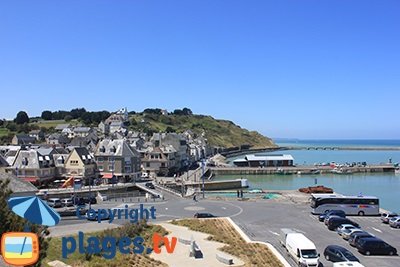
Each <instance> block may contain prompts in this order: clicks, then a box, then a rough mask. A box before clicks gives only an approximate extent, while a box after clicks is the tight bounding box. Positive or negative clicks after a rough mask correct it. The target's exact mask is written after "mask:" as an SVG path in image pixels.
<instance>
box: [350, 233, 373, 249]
mask: <svg viewBox="0 0 400 267" xmlns="http://www.w3.org/2000/svg"><path fill="white" fill-rule="evenodd" d="M366 237H375V236H374V235H372V234H370V233H367V232H356V233H353V234H351V235H350V238H349V240H348V241H349V244H350V246H353V247H355V246H356V243H357V240H358V239H360V238H366Z"/></svg>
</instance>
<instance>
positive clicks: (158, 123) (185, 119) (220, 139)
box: [130, 113, 275, 148]
mask: <svg viewBox="0 0 400 267" xmlns="http://www.w3.org/2000/svg"><path fill="white" fill-rule="evenodd" d="M130 120H131V125H130V128H132V129H133V130H139V131H150V132H151V131H153V132H165V131H170V132H172V131H174V132H183V131H185V130H188V129H190V130H192V131H193V132H194V133H195V134H198V135H201V134H202V133H203V132H204V134H205V137H206V138H207V139H208V141H209V143H210V144H211V145H213V146H219V147H224V148H229V147H236V146H241V145H250V146H252V148H265V147H271V146H274V145H275V144H274V143H273V142H272V141H271V139H269V138H267V137H265V136H263V135H261V134H260V133H258V132H255V131H249V130H246V129H243V128H241V127H240V126H238V125H236V124H234V123H233V122H231V121H227V120H217V119H214V118H213V117H211V116H203V115H172V114H171V115H158V114H146V113H145V114H143V113H138V114H134V115H131V117H130Z"/></svg>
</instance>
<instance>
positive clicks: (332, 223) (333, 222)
mask: <svg viewBox="0 0 400 267" xmlns="http://www.w3.org/2000/svg"><path fill="white" fill-rule="evenodd" d="M341 224H351V225H354V226H355V227H357V228H360V225H359V224H358V223H356V222H353V221H352V220H349V219H347V218H342V217H332V218H330V219H329V221H328V229H329V230H331V231H334V230H336V228H338V227H339V226H340V225H341Z"/></svg>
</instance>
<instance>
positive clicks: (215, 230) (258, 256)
mask: <svg viewBox="0 0 400 267" xmlns="http://www.w3.org/2000/svg"><path fill="white" fill-rule="evenodd" d="M172 223H173V224H175V225H180V226H185V227H188V228H189V229H190V230H193V231H198V232H203V233H207V234H210V236H209V237H208V239H209V240H213V241H217V242H221V243H224V244H226V246H224V247H222V248H221V251H223V252H226V253H229V254H231V255H234V256H236V257H238V258H240V259H241V260H243V261H244V262H245V265H244V266H245V267H250V266H252V267H253V266H264V267H280V266H282V267H283V265H282V263H281V262H280V261H279V260H278V259H277V258H276V257H275V255H274V254H272V252H271V251H270V250H269V249H268V247H267V246H265V245H262V244H257V243H247V242H246V241H245V240H244V239H243V238H242V237H241V236H240V235H239V233H238V232H236V230H235V229H234V228H233V227H232V225H231V224H230V223H229V222H228V221H227V220H225V219H206V220H199V219H184V220H178V221H173V222H172Z"/></svg>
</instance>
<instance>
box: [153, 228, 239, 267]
mask: <svg viewBox="0 0 400 267" xmlns="http://www.w3.org/2000/svg"><path fill="white" fill-rule="evenodd" d="M160 225H161V226H162V227H164V228H165V229H166V230H168V231H169V232H170V234H169V235H168V237H172V236H175V237H179V238H183V239H186V240H191V239H192V238H193V240H195V241H196V243H197V244H198V245H199V247H200V249H201V251H202V253H203V258H201V259H195V258H192V257H189V246H187V245H184V244H182V243H180V242H179V241H178V242H177V243H176V248H175V251H174V253H173V254H168V253H166V251H165V248H163V250H162V253H160V254H155V253H153V254H151V255H150V256H151V257H152V258H154V259H156V260H159V261H162V262H165V263H167V264H168V265H169V266H170V267H187V266H190V267H204V266H213V267H214V266H215V267H218V266H221V267H222V266H227V265H226V264H223V263H221V262H219V261H218V260H217V259H216V253H217V252H218V248H221V247H223V246H225V244H223V243H219V242H215V241H209V240H206V239H207V237H208V236H209V235H208V234H204V233H200V232H195V231H191V230H189V229H188V228H186V227H182V226H176V225H173V224H169V223H160ZM232 258H233V262H234V264H233V265H230V266H241V265H243V264H244V262H243V261H242V260H240V259H239V258H236V257H234V256H232Z"/></svg>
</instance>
